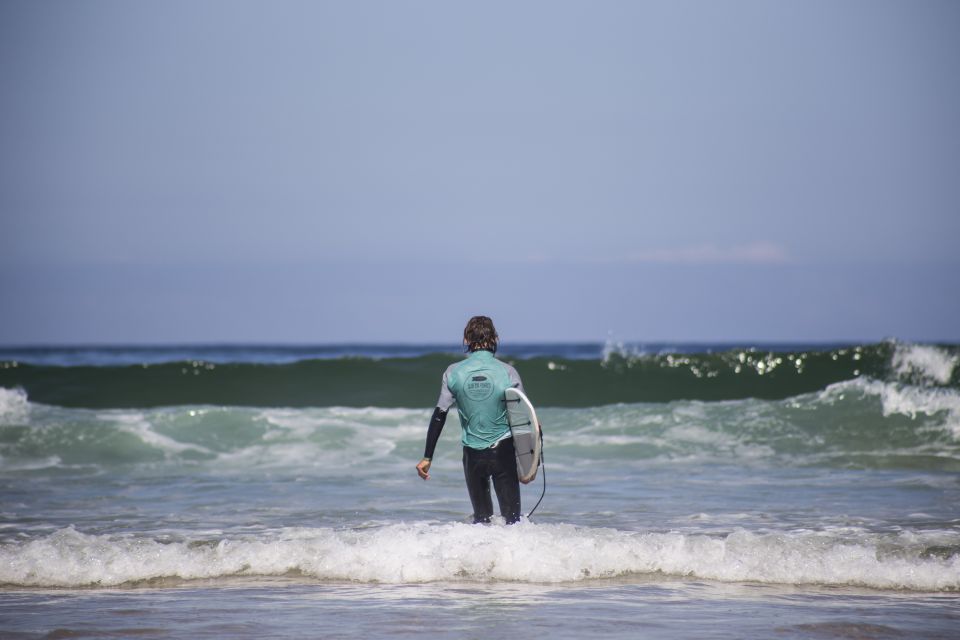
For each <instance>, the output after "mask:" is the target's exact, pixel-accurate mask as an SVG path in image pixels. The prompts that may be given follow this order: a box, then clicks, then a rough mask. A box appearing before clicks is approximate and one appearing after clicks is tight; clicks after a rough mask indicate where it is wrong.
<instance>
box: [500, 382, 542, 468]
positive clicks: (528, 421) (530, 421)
mask: <svg viewBox="0 0 960 640" xmlns="http://www.w3.org/2000/svg"><path fill="white" fill-rule="evenodd" d="M503 396H504V400H505V401H506V403H507V420H509V422H510V431H511V432H512V433H513V446H514V448H515V449H516V450H517V475H518V476H519V477H520V482H522V483H524V484H527V483H528V482H531V481H532V480H533V479H534V478H536V477H537V469H538V468H539V466H540V422H539V421H538V420H537V412H536V411H534V409H533V404H531V403H530V400H529V399H528V398H527V396H525V395H524V393H523V391H520V390H519V389H515V388H513V387H511V388H509V389H507V390H506V391H505V392H504V393H503Z"/></svg>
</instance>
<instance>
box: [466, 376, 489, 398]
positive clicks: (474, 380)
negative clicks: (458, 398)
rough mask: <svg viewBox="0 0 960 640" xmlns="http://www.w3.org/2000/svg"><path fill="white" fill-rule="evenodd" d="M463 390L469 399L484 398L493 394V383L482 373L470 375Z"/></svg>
mask: <svg viewBox="0 0 960 640" xmlns="http://www.w3.org/2000/svg"><path fill="white" fill-rule="evenodd" d="M464 391H465V392H466V394H467V397H468V398H470V399H471V400H486V399H487V398H489V397H490V396H491V394H493V383H492V382H490V380H489V379H488V378H487V376H483V375H475V376H470V378H469V379H468V380H467V384H465V385H464Z"/></svg>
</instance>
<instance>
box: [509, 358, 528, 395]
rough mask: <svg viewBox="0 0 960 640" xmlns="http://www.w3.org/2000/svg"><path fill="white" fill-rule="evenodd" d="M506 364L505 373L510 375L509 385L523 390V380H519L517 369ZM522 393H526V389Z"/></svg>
mask: <svg viewBox="0 0 960 640" xmlns="http://www.w3.org/2000/svg"><path fill="white" fill-rule="evenodd" d="M506 366H507V375H508V376H510V386H511V387H516V388H517V389H520V391H523V381H522V380H520V374H519V373H517V370H516V369H514V368H513V367H511V366H510V365H506ZM523 393H526V391H523Z"/></svg>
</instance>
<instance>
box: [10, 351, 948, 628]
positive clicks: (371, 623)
mask: <svg viewBox="0 0 960 640" xmlns="http://www.w3.org/2000/svg"><path fill="white" fill-rule="evenodd" d="M502 356H503V357H504V358H505V359H507V360H509V361H511V362H512V363H513V364H514V365H515V366H516V367H517V369H518V370H519V372H520V374H521V376H522V377H523V378H524V383H525V386H526V388H527V391H528V394H529V395H530V397H531V399H532V400H533V401H534V402H535V403H536V404H537V405H538V413H539V414H540V417H541V420H542V422H543V427H544V455H545V467H544V469H543V472H542V473H541V475H540V477H538V479H537V480H536V481H535V482H534V483H532V484H530V485H527V486H525V487H524V489H523V503H524V509H525V511H526V510H529V509H530V508H531V507H532V506H533V505H534V504H535V503H536V502H537V500H538V499H539V498H540V496H541V492H542V491H543V490H544V487H545V490H546V494H545V496H544V498H543V502H542V503H541V505H540V507H539V508H538V509H537V511H536V512H535V513H534V514H533V515H532V516H531V517H530V518H527V519H525V520H524V521H523V522H522V523H520V524H519V525H515V526H509V527H508V526H504V525H503V524H502V523H495V524H493V525H490V526H477V525H471V524H467V521H468V519H469V510H470V506H469V500H468V498H467V495H466V489H465V487H464V483H463V478H462V470H461V468H460V448H459V424H458V422H457V419H456V417H455V416H454V415H451V418H450V419H449V420H448V422H447V426H446V428H445V430H444V434H443V436H442V438H441V440H440V444H439V446H438V449H437V454H436V458H435V463H434V466H433V468H432V469H431V479H430V480H429V481H427V482H423V481H421V480H419V479H418V478H417V476H416V472H415V470H414V464H415V463H416V462H417V461H418V460H419V457H420V454H421V453H422V449H423V441H424V436H425V434H426V425H427V421H428V419H429V416H430V413H431V411H432V406H433V402H434V401H435V400H436V395H437V392H438V390H439V384H440V375H441V373H442V371H443V368H444V367H445V366H446V364H448V363H449V362H450V361H451V360H453V359H456V358H459V357H462V356H461V355H459V354H457V353H456V351H455V349H454V348H452V347H450V346H447V345H413V346H410V345H376V346H370V345H347V346H336V347H313V346H296V347H269V346H267V347H257V346H245V347H234V346H230V345H214V346H184V347H134V348H116V347H113V348H106V347H105V348H62V347H57V348H42V349H40V348H32V349H31V348H19V349H11V348H7V349H2V348H0V635H2V636H3V637H15V638H44V637H60V638H66V637H70V638H74V637H142V638H152V637H158V638H195V637H218V638H224V637H258V638H259V637H324V638H327V637H329V638H338V637H344V638H346V637H350V638H355V637H365V638H366V637H371V638H380V637H397V636H420V635H423V634H429V635H430V636H432V637H443V638H447V637H449V638H464V637H467V638H480V637H483V638H487V637H502V636H505V635H514V634H527V633H531V632H536V633H545V634H550V636H551V637H559V638H572V637H583V636H589V637H594V636H603V637H614V638H621V637H622V638H635V637H644V638H683V637H710V638H788V639H789V638H957V637H960V366H958V363H960V347H958V346H957V345H927V344H908V343H902V342H896V341H887V342H883V343H878V344H862V345H858V344H838V345H763V346H762V347H760V346H756V345H754V346H750V345H617V344H607V345H601V344H593V345H591V344H581V345H517V346H514V347H513V348H510V346H509V345H505V348H504V350H503V353H502ZM544 479H545V483H544Z"/></svg>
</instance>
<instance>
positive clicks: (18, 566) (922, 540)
mask: <svg viewBox="0 0 960 640" xmlns="http://www.w3.org/2000/svg"><path fill="white" fill-rule="evenodd" d="M957 545H960V535H958V534H957V533H947V532H942V533H925V534H900V535H896V536H894V535H885V536H881V535H877V534H866V533H862V532H856V531H838V532H820V533H812V532H808V533H751V532H748V531H745V530H737V531H735V532H733V533H729V534H727V535H724V536H708V535H702V534H681V533H641V532H626V531H619V530H615V529H598V528H586V527H576V526H572V525H562V524H556V525H534V524H531V523H523V524H520V525H516V526H513V527H504V526H490V527H483V526H474V525H466V524H444V525H431V524H425V523H417V524H393V525H387V526H382V527H377V528H363V529H354V530H335V529H284V530H280V531H276V532H272V533H265V534H261V535H260V537H257V538H239V539H228V538H222V539H213V540H203V541H201V540H184V541H179V542H169V543H164V542H159V541H156V540H153V539H151V538H143V537H135V536H108V535H88V534H84V533H81V532H79V531H76V530H75V529H73V528H68V529H62V530H60V531H58V532H56V533H54V534H51V535H49V536H46V537H42V538H37V539H33V540H31V541H29V542H13V543H8V544H5V545H3V546H2V547H0V583H3V584H13V585H23V586H49V587H59V586H83V585H102V586H111V585H119V584H124V583H130V582H141V581H145V580H151V579H157V578H181V579H197V578H215V577H227V576H251V575H258V576H269V575H283V574H288V573H291V572H295V573H300V574H302V575H305V576H308V577H312V578H316V579H320V580H351V581H359V582H385V583H419V582H433V581H515V582H548V583H549V582H568V581H582V580H587V579H593V578H603V577H614V576H626V575H631V574H650V573H662V574H668V575H674V576H687V577H693V578H698V579H707V580H717V581H729V582H766V583H779V584H822V585H856V586H866V587H873V588H879V589H911V590H923V591H956V590H958V589H960V555H950V554H949V553H945V552H942V551H941V552H935V551H932V550H936V549H941V550H942V549H949V548H955V547H956V546H957ZM528 550H535V551H536V552H535V553H528Z"/></svg>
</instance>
